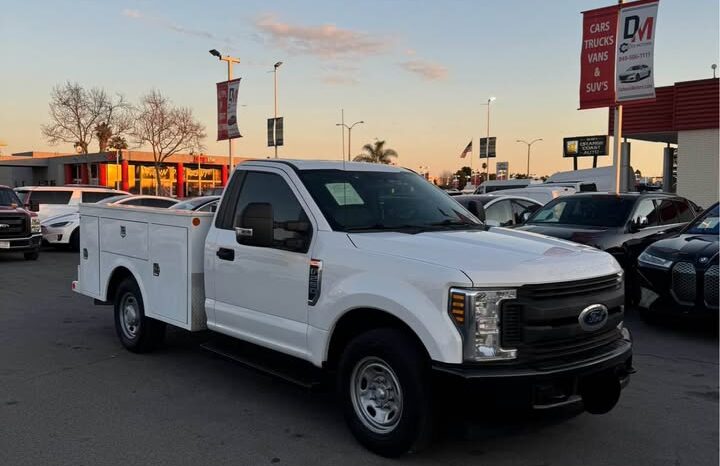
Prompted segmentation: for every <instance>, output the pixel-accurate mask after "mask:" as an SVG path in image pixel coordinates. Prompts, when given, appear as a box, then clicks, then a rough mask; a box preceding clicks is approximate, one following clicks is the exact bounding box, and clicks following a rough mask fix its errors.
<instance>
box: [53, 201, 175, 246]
mask: <svg viewBox="0 0 720 466" xmlns="http://www.w3.org/2000/svg"><path fill="white" fill-rule="evenodd" d="M177 203H178V201H177V199H173V198H170V197H162V196H133V195H131V194H124V195H119V196H112V197H106V198H105V199H102V200H101V201H99V202H97V204H112V205H125V206H143V207H159V208H168V207H170V206H173V205H175V204H177ZM40 225H41V228H42V235H43V242H45V243H47V244H50V245H52V246H70V248H71V249H73V250H78V248H79V247H80V214H78V213H77V212H71V213H69V214H61V215H56V216H54V217H48V218H46V219H45V220H43V221H42V223H41V224H40Z"/></svg>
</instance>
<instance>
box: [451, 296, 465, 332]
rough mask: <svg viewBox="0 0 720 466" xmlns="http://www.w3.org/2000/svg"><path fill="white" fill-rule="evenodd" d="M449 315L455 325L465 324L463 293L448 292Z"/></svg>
mask: <svg viewBox="0 0 720 466" xmlns="http://www.w3.org/2000/svg"><path fill="white" fill-rule="evenodd" d="M450 317H451V318H452V320H453V322H455V324H456V325H463V324H465V295H464V294H463V293H451V294H450Z"/></svg>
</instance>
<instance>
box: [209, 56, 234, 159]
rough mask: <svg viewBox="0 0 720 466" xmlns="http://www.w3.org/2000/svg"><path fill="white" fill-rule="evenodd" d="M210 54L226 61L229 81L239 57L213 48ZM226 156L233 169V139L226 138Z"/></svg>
mask: <svg viewBox="0 0 720 466" xmlns="http://www.w3.org/2000/svg"><path fill="white" fill-rule="evenodd" d="M210 55H212V56H213V57H217V58H218V60H220V61H224V62H227V70H228V72H227V74H228V78H227V80H228V81H231V80H232V78H233V69H232V67H233V64H234V63H240V59H239V58H235V57H231V56H230V55H222V54H221V53H220V52H218V51H217V50H215V49H212V50H210ZM228 157H229V159H230V171H231V172H232V170H233V140H232V139H228Z"/></svg>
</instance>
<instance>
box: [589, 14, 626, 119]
mask: <svg viewBox="0 0 720 466" xmlns="http://www.w3.org/2000/svg"><path fill="white" fill-rule="evenodd" d="M617 20H618V6H617V5H614V6H609V7H605V8H599V9H597V10H591V11H585V12H583V37H582V50H581V52H580V109H586V108H598V107H611V106H613V105H615V48H616V40H615V39H616V34H617Z"/></svg>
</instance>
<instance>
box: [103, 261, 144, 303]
mask: <svg viewBox="0 0 720 466" xmlns="http://www.w3.org/2000/svg"><path fill="white" fill-rule="evenodd" d="M111 257H112V261H111V262H110V263H109V264H106V263H103V262H104V261H103V256H101V257H100V268H101V269H102V268H105V269H107V270H109V272H108V273H105V274H103V273H101V274H100V276H101V277H107V278H106V279H105V283H101V284H100V290H102V293H101V300H103V301H108V287H109V285H110V281H111V279H112V277H113V275H114V274H115V272H116V271H117V269H119V268H120V267H124V268H126V269H128V270H129V271H130V273H131V274H132V276H133V277H134V278H135V282H136V283H137V284H138V287H139V288H140V293H141V294H142V297H143V301H147V299H146V296H147V292H146V290H145V284H144V283H143V281H142V279H141V277H142V274H141V273H140V271H139V268H138V266H137V264H136V262H141V263H143V264H145V265H147V262H146V261H142V260H139V259H132V258H130V257H124V256H118V255H112V256H111ZM112 298H114V297H112ZM112 298H111V299H112Z"/></svg>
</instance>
